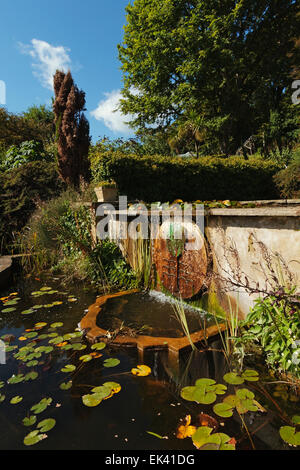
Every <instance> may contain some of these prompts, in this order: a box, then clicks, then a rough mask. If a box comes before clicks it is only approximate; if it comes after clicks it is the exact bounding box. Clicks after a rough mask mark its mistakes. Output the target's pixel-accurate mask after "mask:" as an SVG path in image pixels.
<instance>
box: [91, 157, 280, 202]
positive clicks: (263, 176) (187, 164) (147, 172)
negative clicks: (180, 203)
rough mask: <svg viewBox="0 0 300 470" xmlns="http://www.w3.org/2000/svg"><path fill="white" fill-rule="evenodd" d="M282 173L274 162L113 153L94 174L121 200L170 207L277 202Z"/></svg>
mask: <svg viewBox="0 0 300 470" xmlns="http://www.w3.org/2000/svg"><path fill="white" fill-rule="evenodd" d="M280 168H281V167H280V166H279V165H278V164H276V163H274V162H264V161H262V160H259V159H257V160H256V159H251V160H249V161H246V160H244V159H243V158H241V157H231V158H228V159H226V158H225V159H224V158H217V157H205V158H201V159H188V160H186V159H184V158H172V157H162V156H143V157H139V156H137V155H126V154H120V153H114V152H112V153H109V152H108V153H106V154H104V155H103V156H102V158H101V159H100V161H99V162H97V164H96V167H94V168H93V172H94V174H97V175H98V177H99V178H100V177H101V179H104V180H105V179H108V180H114V181H116V183H117V186H118V189H119V192H120V194H126V195H127V196H128V198H129V199H140V200H143V201H146V202H153V201H161V202H166V201H174V200H175V199H178V198H180V199H182V200H184V201H195V200H198V199H199V200H202V201H207V200H225V199H230V200H255V199H276V198H277V197H278V190H277V188H276V186H275V183H274V181H273V179H272V177H273V175H274V174H275V173H276V172H278V170H280Z"/></svg>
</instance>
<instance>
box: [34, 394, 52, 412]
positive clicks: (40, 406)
mask: <svg viewBox="0 0 300 470" xmlns="http://www.w3.org/2000/svg"><path fill="white" fill-rule="evenodd" d="M51 403H52V398H42V400H41V401H40V402H39V403H37V404H36V405H33V406H32V407H31V408H30V411H32V412H33V413H34V414H40V413H42V412H43V411H45V410H46V408H48V406H50V405H51Z"/></svg>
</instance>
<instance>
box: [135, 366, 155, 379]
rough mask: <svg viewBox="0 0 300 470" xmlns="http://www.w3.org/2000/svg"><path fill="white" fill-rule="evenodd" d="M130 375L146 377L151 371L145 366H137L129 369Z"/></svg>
mask: <svg viewBox="0 0 300 470" xmlns="http://www.w3.org/2000/svg"><path fill="white" fill-rule="evenodd" d="M131 373H132V374H133V375H137V376H138V377H147V375H150V374H151V369H150V367H148V366H145V365H138V366H136V367H135V368H133V369H131Z"/></svg>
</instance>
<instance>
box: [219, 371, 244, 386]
mask: <svg viewBox="0 0 300 470" xmlns="http://www.w3.org/2000/svg"><path fill="white" fill-rule="evenodd" d="M223 378H224V380H225V382H227V383H229V384H231V385H241V384H243V383H244V381H245V380H244V378H243V377H241V376H239V375H238V374H237V373H236V372H229V373H228V374H225V375H224V377H223Z"/></svg>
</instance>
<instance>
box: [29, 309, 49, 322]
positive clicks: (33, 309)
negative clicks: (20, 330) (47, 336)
mask: <svg viewBox="0 0 300 470" xmlns="http://www.w3.org/2000/svg"><path fill="white" fill-rule="evenodd" d="M32 308H33V310H40V309H41V308H44V305H40V304H38V305H34V306H33V307H32ZM46 325H47V323H46Z"/></svg>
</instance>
